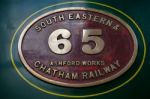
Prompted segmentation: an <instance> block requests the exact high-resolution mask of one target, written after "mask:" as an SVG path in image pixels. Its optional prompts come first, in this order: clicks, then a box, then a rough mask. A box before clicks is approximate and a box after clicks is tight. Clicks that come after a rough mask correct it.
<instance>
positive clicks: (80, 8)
mask: <svg viewBox="0 0 150 99" xmlns="http://www.w3.org/2000/svg"><path fill="white" fill-rule="evenodd" d="M66 10H85V11H93V12H97V13H102V14H104V15H107V16H110V17H113V18H114V19H116V20H118V21H119V22H121V23H122V24H123V25H124V26H126V28H127V29H128V30H129V31H130V34H131V36H132V38H133V41H134V52H133V56H132V58H131V59H130V61H129V62H128V64H127V66H125V68H123V69H122V70H121V71H119V72H118V73H117V74H115V75H113V76H111V77H108V78H105V79H103V80H98V81H95V82H90V83H84V84H70V83H63V82H59V81H54V80H50V79H48V78H46V77H43V76H41V75H39V74H38V73H36V72H35V71H33V70H32V69H31V68H30V66H29V65H28V64H27V62H26V60H25V58H24V56H23V54H22V50H21V45H22V40H23V37H24V35H25V34H26V31H27V30H28V29H29V28H30V27H31V26H32V24H33V23H35V22H36V21H38V20H39V19H41V18H43V17H45V16H47V15H49V14H53V13H55V12H59V11H66ZM18 51H19V56H20V59H21V61H22V62H23V64H24V65H25V67H26V68H27V70H28V71H30V72H31V73H32V74H33V75H35V76H36V77H38V78H40V79H42V80H44V81H46V82H49V83H52V84H56V85H61V86H67V87H88V86H93V85H99V84H102V83H105V82H108V81H111V80H113V79H115V78H117V77H119V76H120V75H122V74H123V73H124V72H126V71H127V70H128V69H129V68H130V67H131V65H132V64H133V62H134V61H135V58H136V56H137V51H138V43H137V39H136V36H135V34H134V32H133V30H132V29H131V27H130V26H129V25H128V24H127V23H126V22H125V21H123V20H122V19H120V18H119V17H117V16H115V15H113V14H111V13H108V12H104V11H101V10H95V9H91V8H83V7H69V8H62V9H58V10H54V11H50V12H47V13H45V14H43V15H41V16H39V17H37V18H36V19H34V20H33V21H32V22H31V23H29V24H28V25H27V26H26V27H25V29H24V30H23V32H22V33H21V35H20V38H19V42H18Z"/></svg>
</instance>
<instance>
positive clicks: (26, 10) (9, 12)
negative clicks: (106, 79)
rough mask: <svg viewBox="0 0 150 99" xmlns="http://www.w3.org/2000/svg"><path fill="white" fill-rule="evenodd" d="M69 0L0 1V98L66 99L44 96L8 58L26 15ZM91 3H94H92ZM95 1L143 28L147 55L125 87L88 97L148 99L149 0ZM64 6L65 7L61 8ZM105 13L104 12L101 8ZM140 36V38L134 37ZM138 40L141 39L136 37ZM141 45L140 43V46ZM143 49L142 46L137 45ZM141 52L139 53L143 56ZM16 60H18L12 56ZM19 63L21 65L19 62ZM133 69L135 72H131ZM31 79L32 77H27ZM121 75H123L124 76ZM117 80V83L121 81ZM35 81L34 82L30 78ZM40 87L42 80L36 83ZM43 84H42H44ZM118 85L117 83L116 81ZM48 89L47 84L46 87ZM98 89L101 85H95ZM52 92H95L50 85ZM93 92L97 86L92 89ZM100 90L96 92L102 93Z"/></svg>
mask: <svg viewBox="0 0 150 99" xmlns="http://www.w3.org/2000/svg"><path fill="white" fill-rule="evenodd" d="M65 1H69V0H1V1H0V12H1V14H0V33H1V35H0V88H1V89H0V98H1V99H27V98H28V99H66V98H65V97H58V96H53V95H49V94H46V93H43V92H41V91H39V90H37V89H35V88H33V87H31V86H30V85H29V84H27V83H26V82H25V81H24V80H22V79H21V77H20V76H19V75H18V74H17V72H16V71H15V70H14V68H13V66H12V63H11V60H10V55H9V49H10V43H11V39H12V36H13V34H14V32H15V31H16V29H17V28H18V27H19V25H20V24H21V22H22V21H23V20H24V19H26V18H27V17H28V16H29V15H31V14H32V13H34V12H36V11H37V10H40V9H42V8H44V7H46V6H49V5H52V4H56V3H59V2H65ZM92 1H94V0H92ZM95 2H100V3H105V4H107V5H111V6H113V7H115V8H118V9H120V10H122V11H123V12H125V13H126V14H128V15H129V16H131V17H132V18H133V19H134V20H135V21H136V22H137V23H138V25H139V26H140V28H141V29H142V31H143V33H144V35H145V39H146V44H147V54H146V60H145V63H144V66H143V68H142V70H141V71H140V73H139V74H138V75H137V76H136V77H135V78H134V79H133V80H132V81H131V82H129V83H128V84H126V85H125V86H123V87H121V88H119V89H117V90H115V91H113V92H110V93H108V94H104V95H101V96H96V97H90V99H132V98H133V99H141V98H143V99H144V98H148V97H149V95H148V94H149V90H150V85H149V84H150V79H149V75H150V72H149V70H150V67H149V65H150V61H149V59H150V52H149V51H150V49H149V46H148V45H149V44H150V21H149V18H150V1H149V0H143V1H141V0H95ZM64 6H67V5H64ZM85 6H94V5H85ZM104 10H105V9H104ZM137 36H139V35H137ZM137 38H139V39H140V37H137ZM139 44H140V43H139ZM139 46H141V47H142V45H139ZM13 54H15V55H17V51H13ZM141 54H142V52H141V53H139V56H138V57H139V58H140V56H141V57H142V55H141ZM15 58H17V57H15ZM18 64H21V63H20V62H19V63H18ZM131 70H132V69H130V71H129V73H128V74H126V75H127V76H128V75H130V73H131V72H132V71H131ZM133 70H134V69H133ZM30 76H31V75H30ZM123 76H124V75H123ZM125 78H126V77H124V78H122V79H121V78H120V81H122V80H124V79H125ZM32 80H34V81H35V82H36V81H38V80H36V79H32ZM39 83H40V84H42V83H41V81H39ZM43 83H44V82H43ZM112 83H113V84H112V86H113V85H115V84H114V83H115V82H112ZM117 83H119V81H118V82H117ZM45 86H47V85H45ZM108 86H110V87H111V84H110V85H109V83H108V85H107V84H106V85H103V86H102V89H105V88H104V87H108ZM97 87H99V88H101V87H100V86H97ZM50 88H51V89H52V90H56V89H58V90H57V91H58V92H59V91H60V93H63V92H61V91H64V92H65V91H68V93H70V94H72V95H74V94H75V95H76V94H77V93H78V95H80V94H82V92H83V90H84V91H86V92H83V93H89V91H96V92H97V91H98V89H97V90H93V89H94V87H90V88H85V89H71V88H70V89H69V88H59V86H55V85H51V87H50ZM95 89H96V87H95ZM102 89H99V90H102ZM69 90H70V92H69Z"/></svg>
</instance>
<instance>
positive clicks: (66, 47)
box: [48, 29, 105, 54]
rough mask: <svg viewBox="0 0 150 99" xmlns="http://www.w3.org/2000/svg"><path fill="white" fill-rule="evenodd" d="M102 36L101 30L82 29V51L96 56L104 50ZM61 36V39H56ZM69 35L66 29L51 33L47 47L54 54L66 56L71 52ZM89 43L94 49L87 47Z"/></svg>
mask: <svg viewBox="0 0 150 99" xmlns="http://www.w3.org/2000/svg"><path fill="white" fill-rule="evenodd" d="M101 35H102V30H101V29H83V36H82V43H84V44H83V46H82V51H83V52H84V53H85V54H98V53H100V52H101V51H102V50H103V49H104V44H105V43H104V40H103V39H102V38H101V37H100V36H101ZM59 36H61V37H62V38H61V39H58V37H59ZM70 36H71V33H70V31H69V30H67V29H57V30H55V31H53V32H52V33H51V35H50V36H49V38H48V45H49V48H50V49H51V51H52V52H54V53H56V54H66V53H68V52H69V51H71V48H72V45H71V42H70V41H69V40H68V39H69V38H70ZM89 42H94V43H95V47H94V48H92V46H90V45H89ZM60 46H63V47H60Z"/></svg>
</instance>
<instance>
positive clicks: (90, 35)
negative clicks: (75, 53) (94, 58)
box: [82, 29, 104, 54]
mask: <svg viewBox="0 0 150 99" xmlns="http://www.w3.org/2000/svg"><path fill="white" fill-rule="evenodd" d="M100 35H102V30H101V29H84V30H83V37H82V42H83V43H89V42H90V41H91V42H94V43H95V47H94V48H92V46H90V45H89V44H84V45H83V47H82V51H83V52H84V53H86V54H97V53H100V52H101V51H102V50H103V48H104V41H103V39H102V38H101V37H99V36H100Z"/></svg>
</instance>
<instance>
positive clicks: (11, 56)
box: [9, 1, 146, 98]
mask: <svg viewBox="0 0 150 99" xmlns="http://www.w3.org/2000/svg"><path fill="white" fill-rule="evenodd" d="M71 3H88V4H95V5H98V6H103V7H106V8H109V9H112V10H114V11H116V12H119V13H120V14H122V15H123V16H125V17H127V18H128V19H129V20H130V21H131V22H132V23H133V24H134V25H135V27H136V28H137V30H138V31H139V32H140V34H141V37H142V41H143V46H144V53H143V57H142V61H141V63H140V66H139V68H138V69H137V71H136V72H135V73H134V75H133V76H131V77H130V78H129V79H128V80H126V81H125V82H124V83H122V84H120V85H118V86H116V87H114V88H112V89H109V90H106V91H103V92H100V93H94V94H89V95H69V94H60V93H55V92H52V91H48V90H45V89H43V88H40V87H39V86H37V85H35V84H33V83H32V82H30V81H29V80H28V79H26V78H25V77H24V76H23V75H22V74H21V72H20V71H19V69H18V68H17V66H16V64H15V62H14V59H13V55H12V47H13V42H14V39H15V36H16V34H17V32H18V31H19V29H20V28H21V27H22V26H23V24H24V23H25V22H26V21H27V20H28V19H29V18H30V17H32V16H33V15H35V14H37V13H38V12H40V11H43V10H45V9H47V8H50V7H55V6H59V5H63V4H71ZM9 53H10V58H11V62H12V65H13V67H14V69H15V70H16V72H17V73H18V75H19V76H20V77H21V78H22V79H23V80H24V81H25V82H27V83H28V84H29V85H31V86H32V87H34V88H36V89H38V90H40V91H42V92H45V93H47V94H51V95H56V96H62V97H68V98H86V97H93V96H98V95H103V94H106V93H109V92H112V91H114V90H116V89H119V88H121V87H123V86H124V85H125V84H127V83H128V82H130V81H131V80H132V79H133V78H134V77H135V76H136V75H137V74H138V73H139V72H140V70H141V69H142V67H143V64H144V61H145V57H146V41H145V38H144V35H143V32H142V30H141V29H140V28H139V26H138V25H137V23H136V22H135V21H134V20H133V19H132V18H131V17H130V16H128V15H127V14H126V13H124V12H122V11H121V10H119V9H117V8H114V7H112V6H109V5H107V4H103V3H98V2H92V1H72V2H63V3H58V4H54V5H51V6H47V7H45V8H43V9H41V10H38V11H37V12H35V13H33V14H32V15H30V16H29V17H27V18H26V19H25V20H24V21H23V22H22V23H21V24H20V26H19V27H18V28H17V30H16V32H15V33H14V35H13V37H12V40H11V44H10V50H9Z"/></svg>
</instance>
